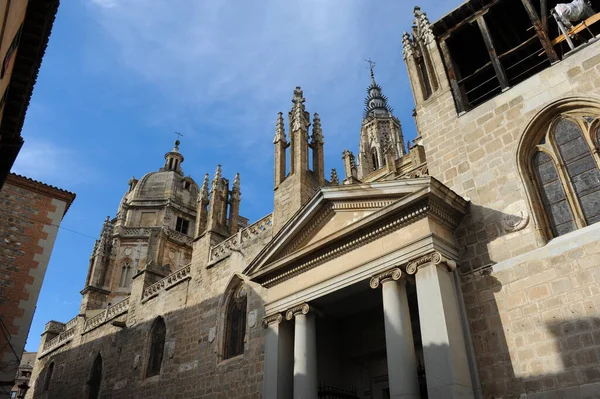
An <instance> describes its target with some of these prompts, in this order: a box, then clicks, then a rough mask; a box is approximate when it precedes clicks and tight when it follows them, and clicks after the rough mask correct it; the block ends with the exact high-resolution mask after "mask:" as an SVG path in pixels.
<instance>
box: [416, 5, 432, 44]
mask: <svg viewBox="0 0 600 399" xmlns="http://www.w3.org/2000/svg"><path fill="white" fill-rule="evenodd" d="M413 12H414V15H415V22H414V24H415V25H416V27H417V32H418V38H417V39H422V40H423V42H424V43H425V44H429V43H431V42H432V41H433V40H434V36H433V31H432V30H431V23H430V22H429V18H427V14H426V13H424V12H422V11H421V7H419V6H415V8H414V10H413Z"/></svg>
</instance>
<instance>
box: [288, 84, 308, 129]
mask: <svg viewBox="0 0 600 399" xmlns="http://www.w3.org/2000/svg"><path fill="white" fill-rule="evenodd" d="M302 95H303V94H302V90H301V89H300V86H296V89H295V90H294V99H293V100H292V102H293V103H294V106H293V107H292V111H291V112H290V124H291V130H292V132H295V131H298V130H304V131H305V132H306V131H308V126H309V125H310V114H309V113H308V112H306V111H305V110H304V101H305V99H304V97H303V96H302Z"/></svg>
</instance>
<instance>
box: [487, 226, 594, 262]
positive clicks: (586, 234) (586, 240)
mask: <svg viewBox="0 0 600 399" xmlns="http://www.w3.org/2000/svg"><path fill="white" fill-rule="evenodd" d="M594 242H598V243H599V245H600V223H594V224H592V225H590V226H587V227H584V228H581V229H578V230H575V231H572V232H570V233H567V234H564V235H562V236H559V237H556V238H553V239H552V240H550V241H549V242H548V243H547V244H546V245H544V246H543V247H540V248H537V249H534V250H533V251H529V252H527V253H524V254H521V255H518V256H515V257H514V258H511V259H508V260H505V261H503V262H500V263H497V264H495V265H494V266H493V269H494V272H498V271H500V270H505V269H510V268H512V267H514V266H517V265H519V264H521V263H524V262H528V261H530V260H543V259H546V258H554V257H556V256H559V255H561V254H563V253H565V252H567V251H570V250H572V249H576V248H579V247H582V246H584V245H587V244H591V243H594Z"/></svg>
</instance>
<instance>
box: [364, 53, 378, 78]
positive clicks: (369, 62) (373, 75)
mask: <svg viewBox="0 0 600 399" xmlns="http://www.w3.org/2000/svg"><path fill="white" fill-rule="evenodd" d="M365 61H367V63H368V64H369V69H370V70H371V79H375V74H374V73H373V69H374V68H375V65H377V64H376V63H375V62H373V61H372V60H371V58H370V57H369V58H367V59H366V60H365Z"/></svg>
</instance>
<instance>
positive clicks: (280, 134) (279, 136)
mask: <svg viewBox="0 0 600 399" xmlns="http://www.w3.org/2000/svg"><path fill="white" fill-rule="evenodd" d="M278 141H282V142H283V143H285V142H286V139H285V125H284V123H283V112H279V113H278V114H277V123H276V124H275V138H273V144H275V143H277V142H278Z"/></svg>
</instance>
